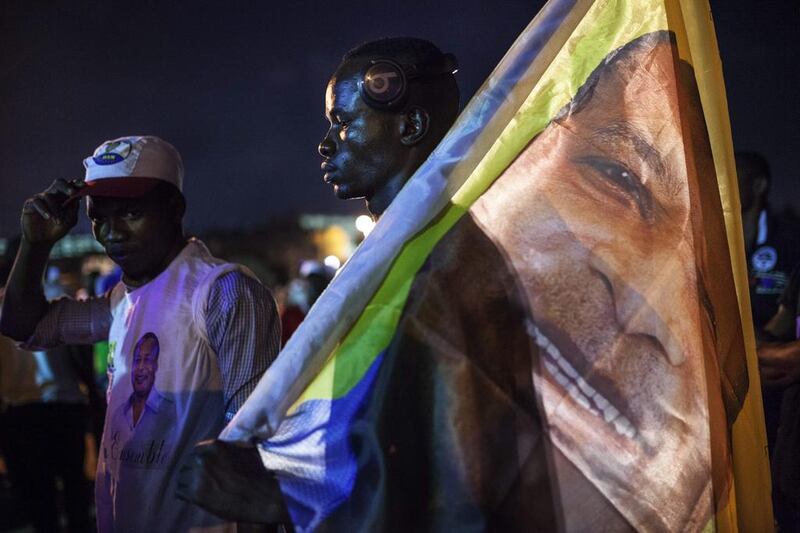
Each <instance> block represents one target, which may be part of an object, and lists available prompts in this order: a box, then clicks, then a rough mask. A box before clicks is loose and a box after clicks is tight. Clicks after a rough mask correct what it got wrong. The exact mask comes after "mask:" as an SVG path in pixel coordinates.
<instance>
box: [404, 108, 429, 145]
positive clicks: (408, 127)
mask: <svg viewBox="0 0 800 533" xmlns="http://www.w3.org/2000/svg"><path fill="white" fill-rule="evenodd" d="M430 123H431V117H430V115H428V112H427V111H425V110H424V109H422V108H421V107H412V108H411V109H409V110H408V111H406V114H405V115H404V116H403V126H402V131H401V135H402V137H400V142H402V143H403V144H404V145H405V146H414V145H415V144H417V143H419V142H420V141H421V140H422V139H423V138H424V137H425V135H426V134H427V133H428V128H429V127H430Z"/></svg>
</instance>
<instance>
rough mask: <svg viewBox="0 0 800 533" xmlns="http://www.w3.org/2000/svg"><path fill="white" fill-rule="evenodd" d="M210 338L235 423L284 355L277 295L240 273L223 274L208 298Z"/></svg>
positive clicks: (227, 406)
mask: <svg viewBox="0 0 800 533" xmlns="http://www.w3.org/2000/svg"><path fill="white" fill-rule="evenodd" d="M206 309H207V314H206V325H207V331H208V340H209V344H210V345H211V347H212V348H213V349H214V351H215V352H216V353H217V361H218V364H219V368H220V373H221V375H222V383H223V395H224V398H225V418H226V419H227V420H230V419H232V418H233V415H235V414H236V411H238V410H239V407H241V405H242V404H243V403H244V401H245V400H246V399H247V397H248V396H250V393H251V392H253V389H255V386H256V384H257V383H258V380H259V379H260V378H261V376H262V375H263V374H264V372H266V370H267V368H268V367H269V365H271V364H272V361H274V360H275V358H276V357H277V355H278V352H279V351H280V340H281V323H280V318H279V316H278V307H277V305H276V303H275V299H274V298H273V297H272V293H271V292H270V291H269V289H267V288H266V287H264V286H263V285H262V284H261V283H260V282H259V281H258V280H256V279H254V278H252V277H250V276H248V275H246V274H243V273H242V272H239V271H232V272H228V273H226V274H224V275H222V276H220V277H219V278H218V279H217V280H216V281H215V282H214V285H213V286H212V287H211V289H210V292H209V295H208V306H207V308H206Z"/></svg>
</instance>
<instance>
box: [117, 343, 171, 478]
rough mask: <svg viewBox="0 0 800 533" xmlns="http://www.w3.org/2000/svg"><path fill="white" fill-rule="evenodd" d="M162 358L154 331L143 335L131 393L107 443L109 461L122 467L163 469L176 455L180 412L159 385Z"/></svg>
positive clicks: (133, 366) (135, 350)
mask: <svg viewBox="0 0 800 533" xmlns="http://www.w3.org/2000/svg"><path fill="white" fill-rule="evenodd" d="M159 355H160V344H159V342H158V337H157V336H156V335H155V333H152V332H148V333H145V334H144V335H142V336H141V338H139V340H138V341H137V342H136V344H135V346H134V348H133V354H132V358H131V360H130V387H131V393H130V395H128V396H127V397H126V399H125V400H124V401H123V403H122V404H121V405H119V406H117V407H116V408H115V409H114V411H113V415H112V416H111V419H110V423H111V432H110V433H109V437H108V438H107V440H108V442H106V443H104V453H105V454H106V459H107V460H111V461H115V462H119V464H120V466H123V467H125V466H127V467H133V468H160V467H163V466H165V465H166V464H167V463H168V458H169V457H170V454H171V452H172V449H173V445H174V443H173V442H172V440H173V439H172V438H171V434H172V432H173V430H174V428H175V427H176V424H177V412H176V408H175V402H174V401H173V400H172V399H170V398H168V397H167V396H165V395H164V394H162V393H161V392H160V391H159V390H158V387H157V386H156V381H157V380H156V377H157V375H158V360H159ZM120 386H123V384H122V383H120ZM123 397H125V395H123Z"/></svg>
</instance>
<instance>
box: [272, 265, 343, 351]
mask: <svg viewBox="0 0 800 533" xmlns="http://www.w3.org/2000/svg"><path fill="white" fill-rule="evenodd" d="M299 273H300V276H299V277H297V278H295V279H293V280H291V281H290V282H289V284H288V286H287V288H286V303H285V304H284V306H283V309H282V310H281V345H282V346H283V345H285V344H286V343H287V342H289V338H290V337H291V336H292V333H294V332H295V330H296V329H297V328H298V327H299V326H300V323H301V322H303V319H304V318H305V316H306V315H307V314H308V310H309V309H311V306H313V305H314V302H316V301H317V298H319V296H320V294H322V291H324V290H325V288H326V287H327V286H328V284H329V283H330V282H331V280H332V279H333V275H334V274H335V273H336V272H335V271H334V270H333V269H332V268H330V267H328V266H326V265H323V264H322V263H319V262H318V261H303V263H302V264H301V265H300V272H299Z"/></svg>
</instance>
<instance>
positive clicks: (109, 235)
mask: <svg viewBox="0 0 800 533" xmlns="http://www.w3.org/2000/svg"><path fill="white" fill-rule="evenodd" d="M126 235H127V234H126V233H125V230H124V223H123V222H122V221H121V220H118V219H117V218H110V219H109V220H108V229H107V231H106V241H107V242H122V241H124V240H125V237H126Z"/></svg>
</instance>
